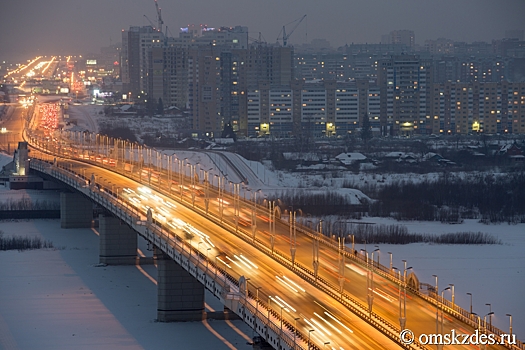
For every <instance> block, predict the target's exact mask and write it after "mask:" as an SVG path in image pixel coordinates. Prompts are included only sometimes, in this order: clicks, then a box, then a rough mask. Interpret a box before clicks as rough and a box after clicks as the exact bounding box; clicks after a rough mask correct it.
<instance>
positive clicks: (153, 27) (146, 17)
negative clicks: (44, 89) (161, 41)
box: [144, 15, 157, 30]
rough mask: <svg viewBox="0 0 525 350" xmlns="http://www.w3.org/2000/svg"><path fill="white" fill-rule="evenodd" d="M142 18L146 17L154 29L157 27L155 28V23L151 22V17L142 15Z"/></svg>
mask: <svg viewBox="0 0 525 350" xmlns="http://www.w3.org/2000/svg"><path fill="white" fill-rule="evenodd" d="M144 18H146V19H147V20H148V22H149V24H151V26H152V27H153V30H156V29H157V28H155V25H154V24H153V22H152V21H151V19H149V17H148V16H146V15H144Z"/></svg>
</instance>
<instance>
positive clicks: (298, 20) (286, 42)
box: [277, 15, 306, 46]
mask: <svg viewBox="0 0 525 350" xmlns="http://www.w3.org/2000/svg"><path fill="white" fill-rule="evenodd" d="M305 18H306V15H304V16H303V17H301V18H298V19H296V20H295V21H292V22H290V23H288V24H286V25H284V26H283V29H282V30H281V31H280V32H279V35H278V36H277V41H279V39H280V36H281V33H282V34H283V37H282V40H283V46H286V45H287V44H288V38H289V37H290V35H292V34H293V32H294V31H295V29H297V27H298V26H299V24H301V22H302V21H303V19H305ZM295 22H297V24H296V25H295V26H294V27H293V28H292V30H291V31H290V33H289V34H286V26H288V25H290V24H293V23H295Z"/></svg>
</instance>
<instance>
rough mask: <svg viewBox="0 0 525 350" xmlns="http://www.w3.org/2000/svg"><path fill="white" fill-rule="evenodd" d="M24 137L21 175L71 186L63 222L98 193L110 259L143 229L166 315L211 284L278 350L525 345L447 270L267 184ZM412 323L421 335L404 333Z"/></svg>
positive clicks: (119, 148)
mask: <svg viewBox="0 0 525 350" xmlns="http://www.w3.org/2000/svg"><path fill="white" fill-rule="evenodd" d="M25 139H26V141H27V142H28V144H29V145H30V149H31V152H30V157H29V156H28V153H27V151H24V148H23V147H22V148H21V149H19V150H18V151H17V153H16V154H15V163H16V164H17V166H18V168H17V169H18V170H19V171H18V173H19V174H22V173H25V172H26V170H29V169H31V172H34V173H36V174H38V175H40V176H41V177H43V178H48V179H53V180H54V181H59V182H61V183H63V184H65V185H66V186H67V187H68V189H69V191H68V192H67V193H62V194H61V211H62V213H61V214H62V215H61V217H62V218H61V220H62V226H63V227H82V226H88V225H91V220H92V218H93V212H92V210H91V209H92V204H91V203H92V202H94V203H97V204H98V205H99V206H101V207H102V208H104V213H103V214H101V215H100V216H99V221H100V242H101V243H100V247H101V249H100V261H101V262H103V263H108V264H134V263H135V262H136V259H137V256H136V254H137V253H136V248H137V234H139V235H141V236H143V237H144V238H146V239H147V240H148V241H149V242H151V243H152V244H153V245H154V247H155V256H156V260H157V264H158V271H159V276H158V306H157V315H158V319H159V321H167V322H169V321H188V320H197V319H202V318H203V317H206V315H205V311H204V288H206V289H208V290H210V291H211V292H212V293H213V294H214V295H215V296H216V297H217V298H219V299H220V300H221V302H222V303H223V304H224V305H225V307H226V308H227V309H229V310H231V312H233V313H235V314H237V315H238V316H239V317H240V318H242V319H243V320H244V321H245V322H246V323H248V324H249V325H250V326H251V327H252V328H253V329H254V330H255V331H256V332H257V333H258V334H259V335H260V336H261V337H262V338H263V339H264V340H266V341H267V342H268V343H269V344H270V345H271V346H273V347H274V348H276V349H310V348H311V349H314V348H318V349H321V348H324V347H329V348H334V349H340V348H342V349H348V348H358V349H379V348H381V349H389V348H391V349H394V348H405V349H433V348H435V347H436V346H434V345H427V344H423V343H422V342H420V341H419V340H420V339H425V338H424V337H423V338H421V336H422V335H424V334H449V333H451V332H452V330H456V331H457V332H461V333H465V334H470V335H472V334H477V333H481V334H485V335H487V336H488V335H491V336H492V337H493V338H494V340H495V342H496V344H495V345H490V346H487V348H490V349H504V348H507V349H525V347H524V346H523V343H521V342H520V341H518V340H516V341H513V339H512V337H508V336H506V335H505V333H506V332H503V331H502V330H499V329H497V328H496V327H493V326H491V325H490V324H488V323H487V317H486V316H490V315H485V317H483V316H478V315H475V314H471V313H469V312H468V311H467V310H464V309H462V308H460V307H459V306H458V305H456V304H454V301H453V298H452V301H449V300H447V299H446V298H445V297H444V293H450V291H449V290H450V287H446V288H442V289H441V290H440V289H439V288H438V285H437V279H436V285H434V286H430V285H427V284H424V283H420V282H419V281H418V279H417V276H415V274H413V273H411V272H410V268H409V267H407V266H404V268H403V269H395V268H394V267H393V266H392V265H390V266H384V265H382V264H380V263H379V258H378V257H379V254H378V253H377V251H370V252H367V251H359V252H358V251H356V250H355V249H354V246H353V245H352V246H347V245H346V244H344V243H345V239H347V237H327V236H324V235H323V234H322V232H323V229H322V225H323V223H322V221H321V222H316V223H312V222H308V221H306V220H305V218H302V217H301V215H300V211H285V210H283V208H281V207H279V205H278V203H276V202H274V201H269V200H267V199H264V198H261V197H262V196H259V198H257V193H258V191H251V192H250V193H251V195H250V197H251V198H248V199H246V198H244V196H243V197H241V186H242V184H241V183H229V184H227V183H226V179H225V177H224V176H222V175H220V174H219V175H215V176H213V177H211V178H210V172H209V170H202V169H199V170H198V169H197V165H196V164H190V163H188V162H187V161H186V160H184V159H178V158H176V156H175V155H174V156H167V155H165V154H162V153H160V152H157V151H156V150H153V149H149V148H147V147H143V146H140V145H136V144H132V143H129V142H127V141H124V140H118V139H111V138H108V137H102V136H100V135H95V134H89V133H63V134H62V135H61V137H60V138H56V139H51V138H46V136H45V135H44V134H42V133H39V132H37V131H34V130H32V129H30V128H27V129H26V130H25ZM452 292H453V291H452ZM452 295H453V294H452ZM404 329H410V330H411V331H412V332H413V338H414V341H413V342H410V340H412V339H407V338H402V337H400V333H401V331H402V330H404ZM437 348H440V347H439V346H438V347H437ZM454 348H465V349H466V348H470V346H468V345H459V346H458V345H455V346H454Z"/></svg>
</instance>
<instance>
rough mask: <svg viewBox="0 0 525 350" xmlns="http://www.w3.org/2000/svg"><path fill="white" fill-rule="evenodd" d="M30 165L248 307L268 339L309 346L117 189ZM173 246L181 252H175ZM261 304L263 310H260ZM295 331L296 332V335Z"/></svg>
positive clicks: (209, 286)
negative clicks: (82, 197)
mask: <svg viewBox="0 0 525 350" xmlns="http://www.w3.org/2000/svg"><path fill="white" fill-rule="evenodd" d="M31 168H33V169H35V170H37V171H40V172H42V173H45V174H48V175H50V176H52V177H54V178H56V179H58V180H60V181H62V182H64V183H65V184H67V185H69V186H71V187H72V188H74V189H76V190H77V191H79V192H81V193H83V194H84V195H86V196H88V197H89V198H90V199H91V200H93V201H94V202H95V203H97V204H99V205H101V206H103V207H104V208H106V209H107V210H109V211H110V212H112V213H113V214H114V215H115V216H116V217H118V218H119V219H121V220H122V221H124V222H126V224H128V225H129V226H130V227H132V228H133V229H134V230H135V231H137V232H138V233H139V234H141V235H142V236H144V237H145V238H146V239H148V240H151V241H153V242H154V243H155V245H156V246H157V247H159V248H160V249H161V250H163V252H164V253H166V254H168V255H170V256H171V257H172V258H174V260H175V261H177V263H179V264H180V265H181V266H182V267H184V268H185V269H186V270H188V272H190V274H192V275H193V276H194V277H196V278H197V279H198V280H200V281H201V283H203V284H204V285H205V287H206V288H207V289H209V290H210V291H212V292H213V293H214V294H218V296H220V298H221V300H223V302H225V303H226V304H227V300H229V299H228V298H233V299H235V301H236V303H230V304H231V305H229V306H230V309H231V310H232V311H234V312H235V313H236V314H238V315H239V316H241V317H242V318H243V319H245V318H246V316H247V313H246V311H249V313H248V315H251V316H252V317H255V318H256V319H258V320H259V322H254V321H252V322H251V323H252V324H253V325H255V324H257V323H258V324H263V325H265V327H266V329H264V330H263V331H262V332H261V330H260V329H259V330H258V331H257V332H258V333H259V334H260V335H261V336H263V337H264V338H265V339H266V340H267V341H269V342H271V343H273V344H274V345H278V346H279V347H280V348H282V349H306V347H305V344H304V343H305V340H306V337H305V335H304V334H303V333H302V332H301V331H299V330H298V329H295V327H293V326H292V325H291V324H290V323H289V322H287V321H286V320H285V319H283V320H282V324H283V325H285V326H286V328H288V330H286V329H284V330H283V329H282V328H281V327H280V326H279V325H277V323H275V322H274V320H277V322H278V323H281V316H280V315H279V313H278V312H277V311H275V310H274V309H272V308H271V307H270V306H269V305H265V304H264V303H262V302H261V301H260V300H257V301H256V302H257V306H256V307H254V306H253V305H252V304H253V302H254V299H253V296H251V295H250V296H251V298H247V297H246V296H244V297H240V295H241V294H240V293H239V292H237V293H233V296H232V295H228V291H230V290H231V289H235V288H238V287H237V286H238V285H239V278H240V276H238V277H235V276H233V275H232V274H231V273H228V272H227V271H226V270H224V269H222V268H220V267H219V266H218V265H217V264H216V263H215V262H214V261H212V260H211V259H208V257H206V256H205V255H203V254H202V253H201V252H200V251H199V250H198V249H196V248H195V247H193V246H192V245H191V244H188V243H186V242H185V240H184V239H183V238H182V237H180V236H178V235H177V234H176V233H174V232H171V231H169V230H168V229H166V228H165V227H162V225H161V223H159V222H149V223H147V222H145V221H144V219H145V215H144V213H142V212H141V211H138V210H137V209H136V208H134V207H133V206H129V205H128V204H127V201H124V200H122V199H121V198H119V197H118V195H117V194H116V193H111V192H108V191H107V189H104V188H98V187H96V186H93V185H94V184H90V183H89V179H87V178H86V177H85V176H83V175H82V174H77V173H74V172H71V171H70V170H69V169H61V168H59V167H57V166H53V165H52V164H49V163H47V162H42V161H33V162H32V163H31ZM174 250H176V251H177V252H178V253H179V254H174ZM204 276H205V277H204ZM219 287H220V288H219ZM230 294H231V293H230ZM236 304H239V305H240V306H239V305H236ZM235 306H237V307H235ZM259 308H260V309H261V310H259ZM263 309H266V313H265V312H263V311H262V310H263ZM245 321H246V320H245ZM292 334H295V337H294V336H293V335H292ZM272 335H273V336H272ZM309 348H311V349H314V348H316V349H318V348H317V347H316V346H315V345H314V344H310V346H309Z"/></svg>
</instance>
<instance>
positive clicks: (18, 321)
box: [0, 220, 253, 350]
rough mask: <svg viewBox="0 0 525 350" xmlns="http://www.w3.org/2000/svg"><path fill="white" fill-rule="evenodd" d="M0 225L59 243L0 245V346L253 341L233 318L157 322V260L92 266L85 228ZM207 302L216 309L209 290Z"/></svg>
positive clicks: (53, 223)
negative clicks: (42, 246)
mask: <svg viewBox="0 0 525 350" xmlns="http://www.w3.org/2000/svg"><path fill="white" fill-rule="evenodd" d="M0 229H1V230H2V231H4V232H5V234H6V235H23V236H26V235H27V236H29V237H33V236H35V237H41V238H43V239H45V240H50V241H52V242H53V244H54V246H55V247H57V248H58V249H55V250H48V249H44V250H33V251H25V252H18V251H0V266H2V268H1V269H0V281H1V283H0V301H1V302H0V349H9V350H33V349H49V350H58V349H63V350H69V349H86V350H87V349H90V350H91V349H126V350H127V349H251V346H249V345H247V341H248V340H249V339H250V337H252V335H253V334H252V330H251V328H249V327H248V325H246V324H245V323H244V322H242V321H239V320H237V321H217V320H209V321H203V322H188V323H159V322H156V321H155V319H156V316H157V314H156V310H157V287H156V268H155V266H153V265H146V266H142V267H137V266H106V267H99V266H97V264H98V262H99V257H98V252H99V246H98V244H99V243H98V242H99V239H98V236H97V235H96V232H95V231H93V230H91V229H69V230H65V229H60V221H59V220H35V221H19V222H10V221H4V222H0ZM206 302H207V309H208V310H212V309H213V310H221V309H222V304H221V303H220V302H219V301H218V300H217V299H215V298H214V297H213V296H211V294H207V299H206Z"/></svg>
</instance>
